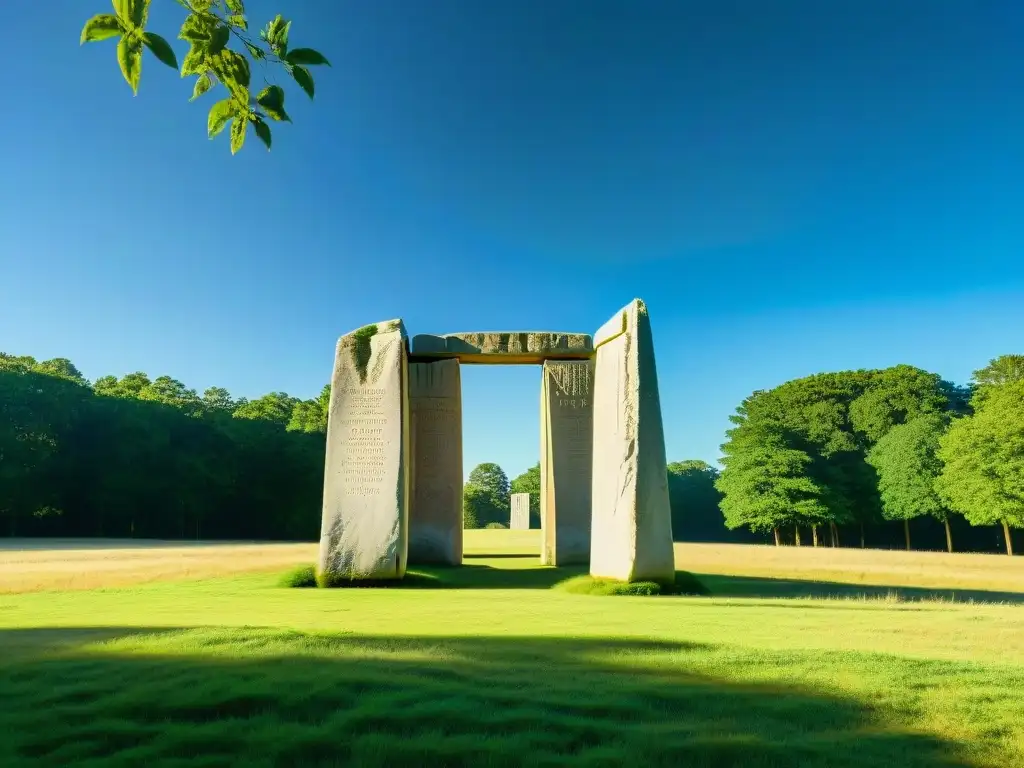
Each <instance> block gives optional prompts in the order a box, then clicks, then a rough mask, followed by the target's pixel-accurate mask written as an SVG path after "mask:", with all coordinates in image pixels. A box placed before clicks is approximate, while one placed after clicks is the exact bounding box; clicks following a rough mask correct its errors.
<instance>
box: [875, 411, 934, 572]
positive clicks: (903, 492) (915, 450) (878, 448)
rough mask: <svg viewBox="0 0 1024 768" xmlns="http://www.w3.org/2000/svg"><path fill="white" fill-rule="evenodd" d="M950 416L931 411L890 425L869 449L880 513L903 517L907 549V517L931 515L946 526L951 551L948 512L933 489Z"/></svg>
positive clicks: (892, 516)
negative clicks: (939, 450)
mask: <svg viewBox="0 0 1024 768" xmlns="http://www.w3.org/2000/svg"><path fill="white" fill-rule="evenodd" d="M948 424H949V418H948V417H947V416H946V415H945V414H941V413H930V414H925V415H923V416H918V417H917V418H915V419H912V420H911V421H908V422H906V423H905V424H898V425H896V426H895V427H893V428H892V429H890V430H889V431H888V432H887V433H886V434H885V435H883V436H882V438H881V439H880V440H879V441H878V442H877V443H875V447H874V448H872V449H871V452H870V453H868V462H869V463H870V464H871V465H872V466H873V467H874V468H875V471H876V472H878V491H879V495H880V496H881V498H882V513H883V515H884V516H885V518H886V519H887V520H902V521H903V532H904V536H905V538H906V544H907V549H908V550H909V549H910V520H912V519H913V518H915V517H921V516H922V515H931V516H933V517H936V518H938V519H939V520H941V521H942V523H943V525H944V526H945V529H946V547H947V549H948V550H949V551H950V552H952V551H953V537H952V533H951V531H950V528H949V512H948V508H947V507H946V505H945V504H944V503H943V502H942V500H941V499H940V498H939V495H938V492H937V491H936V489H935V480H936V478H938V476H939V473H940V472H941V471H942V462H941V461H940V460H939V458H938V455H937V452H938V449H939V439H940V438H941V437H942V435H943V433H944V432H945V431H946V427H947V426H948Z"/></svg>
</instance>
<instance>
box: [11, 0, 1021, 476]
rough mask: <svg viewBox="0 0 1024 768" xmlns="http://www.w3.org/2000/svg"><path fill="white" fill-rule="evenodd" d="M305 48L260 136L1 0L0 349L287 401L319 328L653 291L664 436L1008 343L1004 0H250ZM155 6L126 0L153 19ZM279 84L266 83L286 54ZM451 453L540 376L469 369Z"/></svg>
mask: <svg viewBox="0 0 1024 768" xmlns="http://www.w3.org/2000/svg"><path fill="white" fill-rule="evenodd" d="M247 5H248V7H249V10H250V16H251V17H252V19H253V20H254V23H255V25H256V26H261V25H262V23H263V21H265V20H266V19H267V18H269V17H271V16H272V15H273V14H274V13H276V12H278V11H280V12H282V13H283V14H284V15H285V16H288V17H290V18H292V19H293V20H294V23H293V25H292V39H293V44H295V45H308V46H311V47H315V48H317V49H319V50H321V51H323V52H324V53H325V54H326V55H327V56H328V57H329V58H330V59H331V61H332V64H333V65H334V66H333V67H332V68H330V69H327V68H319V69H318V70H317V71H316V72H315V75H316V77H317V98H316V101H315V103H310V102H309V101H308V99H307V98H306V97H305V95H304V94H302V93H301V92H300V91H299V90H298V89H297V88H295V87H289V88H288V101H287V102H286V106H287V107H288V110H289V112H290V113H291V115H292V117H293V119H294V121H295V123H294V125H286V126H280V127H278V126H275V146H274V150H273V152H271V153H269V154H268V153H266V152H265V151H264V150H263V149H262V147H261V146H260V145H258V143H257V142H256V139H255V137H250V142H251V143H250V145H249V146H248V147H247V148H246V149H245V150H244V151H243V152H242V153H241V154H239V155H238V156H236V157H234V158H232V157H231V155H230V153H229V151H228V146H227V137H226V135H224V136H222V137H220V139H218V140H215V141H207V140H206V139H205V125H206V111H207V110H208V108H209V106H210V104H212V103H213V101H214V98H215V97H213V96H212V95H207V96H206V97H204V99H203V100H202V102H200V103H192V104H190V103H188V96H189V95H190V94H191V81H182V80H181V79H180V77H179V76H178V75H177V74H176V73H175V72H173V71H172V70H170V69H169V68H166V67H164V66H163V65H161V64H159V63H158V62H157V61H156V60H155V59H154V58H153V57H151V56H150V55H149V54H148V53H147V55H146V59H145V61H144V65H143V77H142V87H141V89H140V92H139V95H138V96H137V97H135V98H133V97H132V95H131V92H130V90H129V88H128V86H127V85H126V84H125V82H124V81H123V80H122V78H121V76H120V73H119V71H118V69H117V64H116V60H115V54H114V45H113V43H112V42H109V41H108V42H104V43H96V44H92V45H87V46H84V47H79V46H78V35H79V32H80V30H81V26H82V23H83V22H84V21H85V19H86V18H88V17H89V16H90V15H92V14H94V13H101V12H103V13H105V12H107V9H108V8H109V3H108V2H107V0H54V1H53V2H47V3H29V2H22V3H11V4H10V7H9V8H5V18H7V24H8V28H9V29H17V30H20V31H19V33H18V34H17V35H14V36H12V38H11V39H10V40H9V41H8V42H7V51H8V57H9V61H11V62H20V64H18V65H17V66H13V67H12V68H11V72H12V76H11V77H10V78H9V80H8V82H7V87H6V91H7V94H8V100H7V104H8V109H7V110H5V117H4V121H3V124H2V126H3V127H2V128H0V131H2V132H3V137H4V141H3V147H4V150H5V152H4V170H3V173H2V174H0V286H2V291H3V293H2V296H3V300H2V303H0V349H3V350H5V351H9V352H14V353H19V354H32V355H35V356H37V357H39V358H46V357H54V356H63V357H70V358H71V359H72V360H74V361H75V362H76V363H77V364H78V365H79V367H80V368H81V369H82V371H83V372H84V373H85V374H86V375H87V376H88V377H90V378H96V377H98V376H100V375H104V374H108V373H114V374H124V373H127V372H131V371H135V370H144V371H146V372H148V373H150V374H152V375H154V376H155V375H160V374H163V373H167V374H170V375H172V376H174V377H176V378H178V379H181V380H182V381H184V382H185V383H186V384H188V385H189V386H192V387H195V388H197V389H199V390H202V389H204V388H205V387H208V386H211V385H219V386H225V387H227V388H228V389H230V390H231V391H232V392H233V393H235V394H236V395H244V396H249V397H253V396H258V395H260V394H262V393H264V392H267V391H271V390H284V391H287V392H289V393H291V394H294V395H297V396H302V397H310V396H313V395H315V394H316V393H317V391H318V390H319V389H320V388H321V387H322V386H323V384H324V383H325V382H326V381H327V380H328V377H329V373H330V368H331V356H332V351H333V346H334V342H335V340H336V338H337V336H338V335H340V334H341V333H345V332H347V331H349V330H351V329H353V328H355V327H358V326H360V325H362V324H364V323H366V322H371V321H376V320H384V319H390V318H393V317H402V318H403V319H404V320H405V322H406V325H407V326H408V328H409V330H410V332H411V333H445V332H452V331H461V330H518V329H537V330H560V331H586V332H592V331H593V330H595V329H596V328H597V327H599V326H600V325H601V324H602V323H603V322H604V321H605V320H606V319H608V318H609V317H610V316H611V315H612V314H613V313H614V312H615V311H616V310H617V309H619V308H620V307H621V306H622V305H624V304H625V303H627V302H628V301H629V300H630V299H632V298H633V297H634V296H638V297H641V298H643V299H644V300H645V301H646V302H647V304H648V306H649V308H650V311H651V315H652V319H653V324H654V331H655V341H656V345H657V353H658V368H659V375H660V384H661V391H662V407H663V410H664V415H665V422H666V440H667V448H668V455H669V457H670V458H671V459H683V458H704V459H707V460H712V461H713V460H715V459H716V458H717V457H718V455H719V452H718V446H719V445H720V443H721V442H722V441H723V439H724V431H725V429H726V428H727V426H728V416H729V414H730V413H731V412H732V411H733V410H734V408H735V407H736V405H737V404H738V403H739V401H740V400H741V399H742V398H743V397H744V396H746V395H747V394H749V393H750V392H751V391H752V390H754V389H757V388H767V387H771V386H773V385H775V384H778V383H781V382H782V381H784V380H786V379H789V378H792V377H795V376H801V375H806V374H810V373H814V372H817V371H822V370H835V369H843V368H856V367H881V366H886V365H891V364H895V363H900V362H906V363H911V364H914V365H919V366H921V367H924V368H927V369H929V370H933V371H936V372H938V373H940V374H942V375H943V376H944V377H946V378H949V379H952V380H955V381H959V382H964V381H966V380H967V378H968V377H969V375H970V372H971V370H973V369H975V368H978V367H980V366H981V365H983V364H984V363H985V362H986V361H987V360H988V359H989V358H991V357H993V356H995V355H998V354H1003V353H1010V352H1016V353H1020V352H1022V351H1024V49H1022V47H1021V45H1022V43H1021V41H1022V40H1024V4H1021V3H1019V2H1015V1H1014V0H1005V1H1003V2H996V1H994V0H992V1H986V2H972V1H971V0H962V1H960V2H952V1H951V0H934V1H933V2H929V3H923V2H917V1H916V0H892V1H883V0H866V1H863V2H854V1H853V0H837V1H836V2H828V3H822V2H817V1H811V0H807V1H804V0H780V1H779V2H773V3H763V2H756V1H755V0H747V1H746V2H740V1H739V0H714V1H712V0H707V1H706V2H684V1H683V0H664V1H663V2H662V1H660V0H659V1H657V2H656V1H655V0H641V1H640V2H634V3H629V2H624V1H622V0H616V1H615V2H611V1H607V0H558V2H554V3H552V2H541V0H517V2H498V1H497V0H495V2H468V1H464V2H454V0H431V2H429V3H428V2H415V1H412V0H374V2H371V3H356V2H327V0H302V1H301V2H300V1H299V0H248V2H247ZM180 18H181V12H180V9H179V8H178V7H177V6H176V5H175V4H174V3H173V2H172V0H153V13H152V20H151V28H152V29H154V30H155V31H157V32H159V33H162V34H164V35H165V36H166V37H168V38H171V39H172V43H173V44H174V45H175V48H176V50H177V52H178V54H179V59H180V57H181V56H182V55H183V53H184V51H185V46H184V44H183V43H181V42H180V41H177V40H173V38H174V36H175V34H176V32H177V26H178V24H179V23H180ZM286 85H287V84H286ZM463 378H464V399H465V464H466V471H467V472H468V471H469V469H471V468H472V466H474V465H475V464H476V463H478V462H481V461H497V462H499V463H500V464H502V466H504V467H505V469H506V470H507V471H508V472H509V474H510V475H513V476H514V475H515V474H518V473H519V472H520V471H522V470H523V469H524V468H525V467H526V466H527V465H529V464H531V463H533V462H534V461H536V458H537V453H538V442H539V436H538V396H539V370H538V369H537V368H534V367H523V368H506V367H502V368H494V367H487V368H483V367H472V368H470V367H466V368H464V373H463Z"/></svg>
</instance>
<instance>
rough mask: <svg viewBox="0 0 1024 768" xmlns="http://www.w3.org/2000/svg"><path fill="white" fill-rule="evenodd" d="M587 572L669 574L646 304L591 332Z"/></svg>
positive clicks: (632, 576)
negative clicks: (590, 503) (593, 353)
mask: <svg viewBox="0 0 1024 768" xmlns="http://www.w3.org/2000/svg"><path fill="white" fill-rule="evenodd" d="M595 339H596V346H597V359H596V361H595V372H594V403H593V408H594V465H593V478H592V489H593V491H592V500H593V517H592V521H591V549H590V573H591V575H593V576H596V577H604V578H611V579H618V580H621V581H645V580H651V581H657V582H671V581H672V580H674V578H675V561H674V554H673V549H672V516H671V512H670V509H669V497H668V473H667V470H666V463H665V433H664V428H663V425H662V419H661V401H660V397H659V394H658V372H657V369H656V367H655V363H654V339H653V336H652V333H651V320H650V317H649V316H648V314H647V307H646V306H645V305H644V303H643V302H642V301H640V300H639V299H636V300H634V301H633V302H632V303H630V304H629V305H628V306H626V307H624V308H623V309H622V310H621V311H620V312H618V313H617V314H616V315H615V316H614V317H613V318H612V319H611V320H609V321H608V322H607V323H605V324H604V325H603V326H602V327H601V329H600V330H599V331H598V332H597V334H596V335H595Z"/></svg>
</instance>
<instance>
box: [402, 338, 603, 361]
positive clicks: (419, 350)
mask: <svg viewBox="0 0 1024 768" xmlns="http://www.w3.org/2000/svg"><path fill="white" fill-rule="evenodd" d="M411 354H412V355H413V357H414V358H417V359H419V358H425V359H431V358H433V359H436V358H455V359H457V360H458V361H459V362H461V363H491V364H523V363H542V362H544V361H545V360H589V359H590V358H591V357H593V355H594V341H593V339H592V338H591V336H590V335H589V334H586V333H548V332H540V331H515V332H509V331H505V332H494V333H450V334H448V335H446V336H429V335H420V336H414V337H413V339H412V353H411Z"/></svg>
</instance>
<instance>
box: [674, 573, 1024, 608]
mask: <svg viewBox="0 0 1024 768" xmlns="http://www.w3.org/2000/svg"><path fill="white" fill-rule="evenodd" d="M693 575H694V576H696V577H697V578H698V579H699V580H700V582H701V583H702V584H703V585H704V586H706V587H707V588H708V590H709V591H710V592H711V594H712V596H714V597H761V598H776V597H782V598H799V597H816V598H829V597H833V598H852V599H867V600H879V599H883V600H884V599H891V600H893V601H895V602H921V601H928V600H944V601H955V602H958V603H966V602H975V603H1024V593H1021V592H993V591H988V590H982V589H928V588H924V587H887V586H882V585H875V584H843V583H841V582H833V581H806V580H801V579H770V578H759V577H753V576H723V575H718V574H710V573H695V574H693ZM801 607H807V606H801ZM816 607H821V608H832V607H834V606H830V605H822V606H816Z"/></svg>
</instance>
